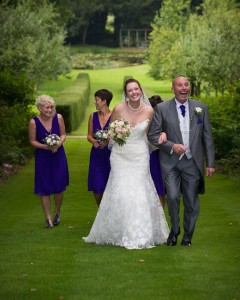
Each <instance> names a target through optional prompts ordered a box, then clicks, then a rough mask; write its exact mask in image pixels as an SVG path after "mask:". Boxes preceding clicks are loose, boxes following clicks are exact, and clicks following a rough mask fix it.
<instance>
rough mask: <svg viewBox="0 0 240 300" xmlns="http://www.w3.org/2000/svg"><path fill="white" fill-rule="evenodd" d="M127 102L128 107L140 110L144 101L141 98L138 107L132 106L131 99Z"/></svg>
mask: <svg viewBox="0 0 240 300" xmlns="http://www.w3.org/2000/svg"><path fill="white" fill-rule="evenodd" d="M127 104H128V107H129V108H130V109H131V110H139V109H140V108H141V107H142V102H141V100H140V103H139V106H138V107H137V108H134V107H132V106H131V104H130V100H129V101H128V103H127Z"/></svg>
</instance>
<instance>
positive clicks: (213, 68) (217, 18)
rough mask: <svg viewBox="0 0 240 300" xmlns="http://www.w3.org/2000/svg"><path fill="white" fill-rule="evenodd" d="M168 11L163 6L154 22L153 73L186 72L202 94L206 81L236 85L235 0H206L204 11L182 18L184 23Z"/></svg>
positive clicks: (239, 42) (239, 45)
mask: <svg viewBox="0 0 240 300" xmlns="http://www.w3.org/2000/svg"><path fill="white" fill-rule="evenodd" d="M170 2H171V1H170V0H168V1H167V3H168V4H170ZM164 4H165V2H164ZM164 12H165V10H164V7H163V10H162V11H161V18H157V17H156V19H155V23H154V24H153V27H154V30H153V33H152V42H151V44H150V56H149V57H150V59H149V61H150V64H151V74H152V76H154V77H155V78H172V77H174V76H176V75H180V74H183V75H186V76H188V77H189V79H190V81H191V85H192V93H193V94H195V95H199V94H200V85H201V84H202V83H204V84H205V85H206V86H208V88H209V87H214V89H215V90H216V91H218V90H221V91H222V92H223V90H224V89H228V90H230V89H232V87H233V86H235V85H236V84H237V83H238V82H239V73H240V61H239V59H238V56H239V49H240V37H239V30H240V18H239V8H238V7H237V5H236V3H235V1H233V0H230V1H225V0H205V1H204V3H203V4H202V6H201V14H200V15H199V14H197V13H194V14H192V15H191V16H190V17H189V18H187V19H185V20H184V18H183V19H181V20H182V21H183V22H182V26H180V27H179V24H181V20H178V19H177V16H176V17H171V15H170V13H171V9H170V8H169V9H168V10H167V14H166V15H164V14H163V13H164ZM165 16H166V17H167V16H169V19H170V20H169V21H168V20H167V18H165ZM184 24H185V25H184Z"/></svg>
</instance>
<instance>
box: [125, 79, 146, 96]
mask: <svg viewBox="0 0 240 300" xmlns="http://www.w3.org/2000/svg"><path fill="white" fill-rule="evenodd" d="M131 82H136V83H137V84H138V86H139V88H140V90H141V91H142V92H143V90H142V87H141V84H140V83H139V81H138V80H137V79H134V78H129V79H127V80H126V81H125V83H124V87H123V89H124V94H125V96H127V85H128V84H129V83H131Z"/></svg>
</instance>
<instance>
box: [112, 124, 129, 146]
mask: <svg viewBox="0 0 240 300" xmlns="http://www.w3.org/2000/svg"><path fill="white" fill-rule="evenodd" d="M130 134H131V126H130V124H129V123H128V122H127V121H125V120H123V119H121V118H118V119H116V120H115V121H113V122H111V123H110V124H109V127H108V139H109V140H110V141H111V140H113V141H115V142H116V143H118V145H119V146H123V145H124V144H126V141H127V138H128V137H129V136H130Z"/></svg>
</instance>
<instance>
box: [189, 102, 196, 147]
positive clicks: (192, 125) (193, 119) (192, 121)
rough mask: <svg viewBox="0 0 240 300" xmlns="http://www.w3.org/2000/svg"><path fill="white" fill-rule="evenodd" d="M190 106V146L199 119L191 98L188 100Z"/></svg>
mask: <svg viewBox="0 0 240 300" xmlns="http://www.w3.org/2000/svg"><path fill="white" fill-rule="evenodd" d="M188 107H189V119H190V128H189V129H190V133H189V146H190V145H191V144H192V142H193V138H194V135H195V132H196V129H197V121H196V115H195V112H194V110H195V105H194V103H193V102H192V101H191V100H188Z"/></svg>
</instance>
